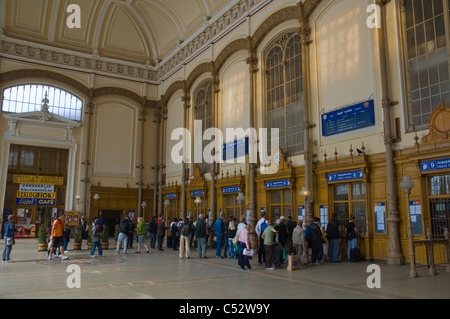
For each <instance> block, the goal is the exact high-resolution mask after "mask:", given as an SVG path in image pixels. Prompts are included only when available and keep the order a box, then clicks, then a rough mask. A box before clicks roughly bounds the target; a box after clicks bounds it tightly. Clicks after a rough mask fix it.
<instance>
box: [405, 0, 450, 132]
mask: <svg viewBox="0 0 450 319" xmlns="http://www.w3.org/2000/svg"><path fill="white" fill-rule="evenodd" d="M400 2H401V6H402V7H401V8H402V17H403V28H404V33H403V35H404V46H405V59H406V65H405V69H406V82H407V93H408V108H407V112H408V120H409V121H408V126H409V130H413V129H425V128H427V123H428V120H429V118H430V115H431V113H433V111H434V110H435V109H436V108H438V107H439V104H440V101H443V102H444V104H445V105H450V65H449V56H450V27H449V26H450V0H404V1H400Z"/></svg>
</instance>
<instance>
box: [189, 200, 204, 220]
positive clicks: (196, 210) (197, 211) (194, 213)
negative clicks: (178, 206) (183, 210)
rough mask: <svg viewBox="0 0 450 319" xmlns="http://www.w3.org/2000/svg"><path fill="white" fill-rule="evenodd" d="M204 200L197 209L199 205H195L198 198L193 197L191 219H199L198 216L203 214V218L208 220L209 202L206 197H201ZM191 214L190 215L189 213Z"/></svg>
mask: <svg viewBox="0 0 450 319" xmlns="http://www.w3.org/2000/svg"><path fill="white" fill-rule="evenodd" d="M199 197H200V198H201V200H202V202H201V203H200V204H199V205H198V208H197V204H196V203H195V199H196V198H197V197H192V199H191V207H192V208H191V217H192V218H194V220H197V219H198V215H200V214H203V216H204V217H205V218H206V217H208V209H207V207H208V201H207V199H206V197H204V196H199ZM188 214H189V213H188Z"/></svg>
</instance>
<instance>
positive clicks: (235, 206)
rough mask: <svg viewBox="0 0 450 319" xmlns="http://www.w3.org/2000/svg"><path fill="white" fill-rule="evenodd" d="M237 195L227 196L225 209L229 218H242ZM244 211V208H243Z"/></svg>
mask: <svg viewBox="0 0 450 319" xmlns="http://www.w3.org/2000/svg"><path fill="white" fill-rule="evenodd" d="M236 197H237V194H233V195H227V196H226V203H227V206H226V207H225V212H226V214H227V217H229V216H234V217H238V216H240V213H241V211H240V206H239V202H238V201H237V199H236ZM242 209H244V208H242Z"/></svg>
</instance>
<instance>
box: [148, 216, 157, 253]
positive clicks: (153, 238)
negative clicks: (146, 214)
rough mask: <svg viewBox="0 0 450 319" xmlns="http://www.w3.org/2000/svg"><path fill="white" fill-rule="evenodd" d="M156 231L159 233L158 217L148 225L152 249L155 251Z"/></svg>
mask: <svg viewBox="0 0 450 319" xmlns="http://www.w3.org/2000/svg"><path fill="white" fill-rule="evenodd" d="M156 231H157V225H156V217H154V216H153V218H152V221H150V222H148V223H147V232H148V236H149V237H150V247H151V248H152V249H155V243H156Z"/></svg>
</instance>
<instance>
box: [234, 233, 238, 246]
mask: <svg viewBox="0 0 450 319" xmlns="http://www.w3.org/2000/svg"><path fill="white" fill-rule="evenodd" d="M238 241H239V236H238V234H236V236H234V238H233V245H235V246H237V244H238Z"/></svg>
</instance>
